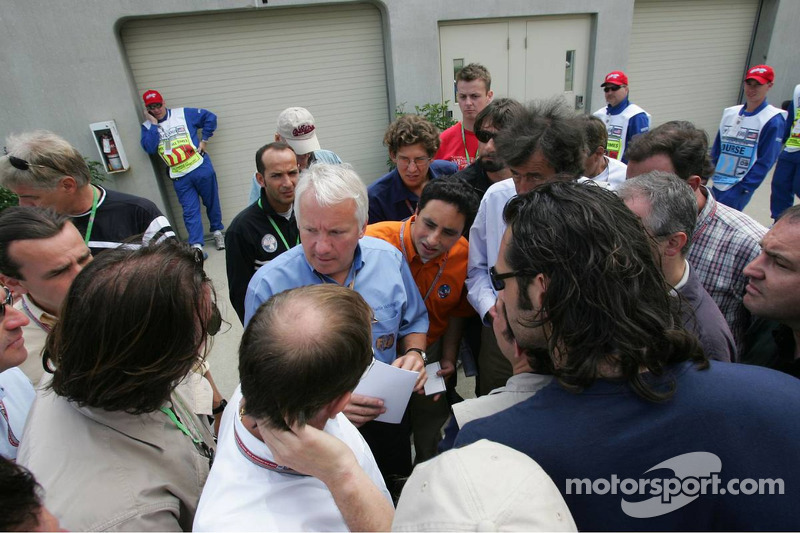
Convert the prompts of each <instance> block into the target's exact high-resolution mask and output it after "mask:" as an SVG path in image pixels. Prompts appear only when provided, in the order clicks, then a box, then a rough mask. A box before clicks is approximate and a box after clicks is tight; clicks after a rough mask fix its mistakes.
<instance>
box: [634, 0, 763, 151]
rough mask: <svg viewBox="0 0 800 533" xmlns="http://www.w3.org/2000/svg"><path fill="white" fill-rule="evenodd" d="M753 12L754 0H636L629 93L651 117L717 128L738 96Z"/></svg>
mask: <svg viewBox="0 0 800 533" xmlns="http://www.w3.org/2000/svg"><path fill="white" fill-rule="evenodd" d="M757 12H758V0H670V1H665V0H636V3H635V4H634V8H633V31H632V35H631V46H630V57H629V61H628V71H627V74H628V77H629V79H630V84H631V101H633V102H635V103H637V104H639V105H641V106H642V107H643V108H644V109H646V110H647V111H649V112H650V113H651V114H652V115H653V122H654V125H658V124H662V123H664V122H667V121H669V120H677V119H680V120H690V121H692V122H694V123H695V125H696V126H698V127H702V128H704V129H705V130H706V131H707V132H708V133H709V135H715V134H716V131H717V128H718V127H719V120H720V117H721V116H722V110H723V109H724V108H725V107H728V106H732V105H736V104H738V103H740V102H739V92H740V89H741V86H742V79H743V76H744V72H745V70H746V68H747V54H748V50H749V48H750V41H751V37H752V34H753V29H754V24H755V20H756V16H757ZM711 139H713V137H711Z"/></svg>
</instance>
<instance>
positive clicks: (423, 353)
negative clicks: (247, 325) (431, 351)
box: [403, 348, 428, 365]
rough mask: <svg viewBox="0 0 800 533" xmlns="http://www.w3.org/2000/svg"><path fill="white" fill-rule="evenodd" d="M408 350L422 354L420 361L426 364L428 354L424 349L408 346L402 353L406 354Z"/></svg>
mask: <svg viewBox="0 0 800 533" xmlns="http://www.w3.org/2000/svg"><path fill="white" fill-rule="evenodd" d="M408 352H417V353H418V354H420V355H421V356H422V362H423V363H425V364H426V365H427V364H428V354H426V353H425V350H422V349H421V348H409V349H408V350H406V353H405V354H403V355H408Z"/></svg>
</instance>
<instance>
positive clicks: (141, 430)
mask: <svg viewBox="0 0 800 533" xmlns="http://www.w3.org/2000/svg"><path fill="white" fill-rule="evenodd" d="M48 394H55V393H54V392H52V391H49V392H48ZM170 399H171V400H172V402H171V407H172V410H173V411H174V412H175V414H176V415H177V416H178V418H180V419H181V421H182V422H183V423H184V424H186V425H187V426H188V427H189V428H191V430H194V429H195V426H196V424H192V421H191V420H190V417H192V416H195V415H193V414H192V413H190V412H188V411H186V410H185V409H183V407H182V405H185V404H187V402H186V399H185V398H183V397H182V396H181V394H180V393H179V392H178V391H177V390H174V391H172V395H171V398H170ZM65 400H66V399H65ZM68 403H69V405H70V407H72V408H73V409H75V410H76V411H78V412H79V413H81V414H82V415H83V416H85V417H86V418H89V419H91V420H94V421H95V422H97V423H98V424H102V425H104V426H107V427H109V428H111V429H113V430H114V431H117V432H119V433H122V434H123V435H127V436H128V437H130V438H132V439H135V440H139V441H142V442H146V443H148V444H151V445H153V446H156V447H157V448H159V449H161V450H163V449H165V447H166V445H167V442H166V440H167V433H166V432H165V431H164V427H165V425H167V426H172V422H170V420H169V419H168V418H167V415H165V414H164V413H162V412H161V411H153V412H152V413H142V414H139V415H134V414H130V413H126V412H124V411H106V410H105V409H101V408H97V407H89V406H83V407H79V406H78V404H76V403H75V402H68ZM173 429H175V428H174V427H173ZM199 436H200V437H201V438H202V437H203V436H202V435H199ZM181 437H182V438H188V437H184V436H183V435H181ZM187 442H188V441H187Z"/></svg>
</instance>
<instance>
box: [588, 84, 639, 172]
mask: <svg viewBox="0 0 800 533" xmlns="http://www.w3.org/2000/svg"><path fill="white" fill-rule="evenodd" d="M594 116H596V117H597V118H599V119H600V120H602V121H603V122H605V124H606V130H608V143H607V144H606V155H608V157H610V158H611V159H619V160H621V161H622V162H623V163H625V164H626V165H627V164H628V159H627V158H626V157H625V148H626V147H627V146H628V144H629V143H630V142H631V139H633V138H634V137H636V136H637V135H639V134H640V133H644V132H646V131H648V130H649V129H650V113H648V112H647V111H645V110H644V109H642V108H641V107H639V106H638V105H636V104H632V103H630V100H628V97H627V96H626V97H625V99H624V100H622V101H621V102H620V103H618V104H617V105H615V106H611V105H607V106H605V107H601V108H600V109H598V110H597V111H595V112H594Z"/></svg>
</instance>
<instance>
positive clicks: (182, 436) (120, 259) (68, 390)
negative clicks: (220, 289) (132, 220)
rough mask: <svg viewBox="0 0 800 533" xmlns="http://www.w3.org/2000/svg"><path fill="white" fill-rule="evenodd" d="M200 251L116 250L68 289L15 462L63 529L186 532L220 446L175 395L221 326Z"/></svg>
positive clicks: (189, 403)
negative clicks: (47, 377)
mask: <svg viewBox="0 0 800 533" xmlns="http://www.w3.org/2000/svg"><path fill="white" fill-rule="evenodd" d="M201 253H202V252H197V251H193V250H191V249H190V248H189V247H188V246H187V245H185V244H180V243H177V242H174V241H171V240H170V241H165V242H164V243H161V244H158V245H153V246H148V247H142V248H140V249H138V250H123V249H116V250H109V251H107V252H105V253H103V254H100V255H99V256H98V257H97V259H95V260H94V262H92V263H91V264H90V265H89V266H87V267H86V268H85V269H84V270H83V271H82V272H81V273H80V274H79V275H78V276H77V277H76V278H75V281H74V282H73V284H72V286H71V288H70V292H69V294H68V295H67V299H66V302H65V305H64V312H63V315H62V318H61V320H60V321H59V323H58V324H57V325H56V326H55V328H54V330H53V332H52V333H51V335H50V337H49V338H48V342H47V347H46V349H45V357H46V359H47V360H48V362H49V363H50V368H55V371H54V374H53V378H52V381H51V383H50V385H48V386H47V387H46V388H44V389H42V390H39V391H37V396H36V400H35V401H34V404H33V408H32V410H31V414H30V416H29V419H28V424H27V426H26V428H25V434H24V438H23V446H22V447H21V449H20V453H19V461H20V463H21V464H23V465H24V466H26V467H27V468H29V469H30V470H31V471H32V472H33V474H34V475H35V476H36V478H37V479H38V481H39V482H40V483H41V485H42V486H43V487H44V489H45V491H46V502H45V503H46V505H47V507H48V508H49V509H50V510H51V511H52V512H53V513H54V514H55V515H56V516H58V517H59V519H60V520H61V523H62V524H63V525H64V527H67V528H68V529H71V530H83V531H98V530H109V529H125V530H138V531H151V530H152V531H168V530H187V531H188V530H189V529H190V528H191V525H192V520H193V518H194V512H195V509H196V507H197V502H198V500H199V497H200V492H201V489H202V486H203V484H204V483H205V480H206V477H207V476H208V471H209V468H210V466H211V461H212V459H213V450H214V446H215V444H214V437H213V433H212V430H211V427H210V424H209V421H208V419H207V418H206V417H204V416H203V417H200V416H197V415H195V414H193V409H192V408H193V401H194V399H193V398H191V397H190V395H189V396H187V395H186V394H185V392H186V391H188V390H191V389H187V388H185V387H180V389H176V387H177V386H178V384H179V383H180V382H181V381H182V380H184V378H185V377H186V376H187V375H188V374H189V373H190V371H191V370H192V369H193V368H194V367H195V366H196V365H197V364H198V362H199V361H200V360H202V359H203V358H204V354H205V352H206V341H207V338H208V335H209V334H213V333H216V330H218V329H219V320H218V315H216V314H215V312H214V309H215V304H214V299H215V296H214V291H213V288H212V286H211V282H210V280H209V279H208V277H207V276H206V274H205V272H204V271H203V264H202V256H201V255H200V254H201Z"/></svg>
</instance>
